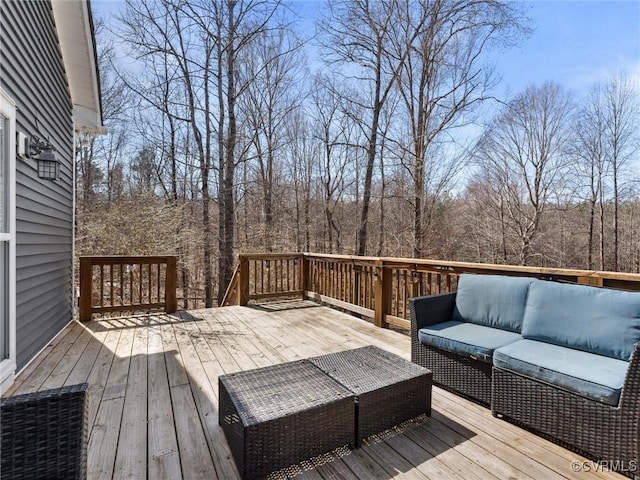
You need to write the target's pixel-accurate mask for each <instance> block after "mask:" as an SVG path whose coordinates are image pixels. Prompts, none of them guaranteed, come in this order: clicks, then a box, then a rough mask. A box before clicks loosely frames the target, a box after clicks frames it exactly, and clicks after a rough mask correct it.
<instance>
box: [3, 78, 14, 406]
mask: <svg viewBox="0 0 640 480" xmlns="http://www.w3.org/2000/svg"><path fill="white" fill-rule="evenodd" d="M0 114H2V116H4V117H5V118H7V119H8V120H9V121H8V124H9V132H8V135H7V137H8V144H9V145H8V147H9V148H8V154H9V165H8V169H7V177H8V180H9V182H8V184H9V192H8V196H7V200H8V202H9V205H8V207H9V208H8V209H7V212H6V213H7V214H8V218H9V233H8V234H7V233H0V238H1V239H2V240H3V241H7V240H8V242H9V288H8V294H9V298H8V302H9V305H8V307H9V308H8V311H9V342H8V344H9V345H8V347H9V358H7V359H5V360H2V361H0V394H2V393H4V392H5V391H6V390H7V389H8V388H9V387H10V386H11V384H13V381H14V378H15V374H16V104H15V102H14V101H13V100H12V99H11V97H9V95H7V94H6V92H5V91H4V90H2V88H0Z"/></svg>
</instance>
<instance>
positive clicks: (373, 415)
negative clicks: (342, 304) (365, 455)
mask: <svg viewBox="0 0 640 480" xmlns="http://www.w3.org/2000/svg"><path fill="white" fill-rule="evenodd" d="M309 361H310V362H311V363H313V364H314V365H316V366H317V367H318V368H320V369H321V370H322V371H324V372H325V373H326V374H327V375H329V376H330V377H331V378H333V379H334V380H337V381H338V382H339V383H340V384H341V385H344V386H345V387H347V388H348V389H349V390H350V391H351V392H353V393H354V395H355V396H356V438H355V444H356V446H360V443H361V441H362V440H364V439H366V438H368V437H370V436H372V435H375V434H377V433H380V432H383V431H385V430H388V429H389V428H391V427H394V426H396V425H398V424H400V423H402V422H404V421H406V420H411V419H412V418H415V417H417V416H419V415H422V414H427V415H429V416H431V384H432V381H431V379H432V373H431V371H430V370H427V369H426V368H423V367H421V366H419V365H416V364H415V363H411V362H409V361H407V360H405V359H403V358H401V357H399V356H397V355H394V354H393V353H389V352H387V351H386V350H382V349H380V348H377V347H373V346H369V347H362V348H356V349H354V350H346V351H344V352H338V353H331V354H329V355H322V356H320V357H314V358H310V359H309Z"/></svg>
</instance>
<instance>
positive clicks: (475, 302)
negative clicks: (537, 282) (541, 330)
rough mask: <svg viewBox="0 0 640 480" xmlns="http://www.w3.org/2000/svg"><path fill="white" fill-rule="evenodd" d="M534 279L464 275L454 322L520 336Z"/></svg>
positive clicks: (459, 280)
mask: <svg viewBox="0 0 640 480" xmlns="http://www.w3.org/2000/svg"><path fill="white" fill-rule="evenodd" d="M532 281H533V279H531V278H523V277H505V276H501V275H469V274H462V275H460V278H459V279H458V292H457V293H456V304H455V308H454V309H453V320H458V321H461V322H470V323H476V324H478V325H485V326H487V327H494V328H500V329H502V330H508V331H510V332H516V333H520V331H521V329H522V320H523V317H524V309H525V305H526V302H527V293H528V291H529V285H530V284H531V282H532Z"/></svg>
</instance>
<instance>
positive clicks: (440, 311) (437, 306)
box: [409, 292, 456, 337]
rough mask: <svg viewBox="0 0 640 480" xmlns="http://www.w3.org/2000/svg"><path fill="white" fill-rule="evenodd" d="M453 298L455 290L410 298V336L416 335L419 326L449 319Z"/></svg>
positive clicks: (454, 297)
mask: <svg viewBox="0 0 640 480" xmlns="http://www.w3.org/2000/svg"><path fill="white" fill-rule="evenodd" d="M455 299H456V292H453V293H443V294H439V295H428V296H426V297H415V298H410V299H409V316H410V317H411V336H412V337H415V336H417V335H418V330H420V329H421V328H424V327H428V326H429V325H435V324H436V323H442V322H447V321H449V320H451V317H452V315H453V306H454V304H455Z"/></svg>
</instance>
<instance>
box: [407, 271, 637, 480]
mask: <svg viewBox="0 0 640 480" xmlns="http://www.w3.org/2000/svg"><path fill="white" fill-rule="evenodd" d="M409 309H410V315H411V326H412V331H411V356H412V360H413V361H414V362H415V363H418V364H419V365H422V366H424V367H427V368H429V369H431V370H432V371H433V381H434V384H437V385H439V386H441V387H443V388H446V389H448V390H452V391H454V392H456V393H458V394H461V395H463V396H465V397H467V398H470V399H472V400H474V401H476V402H479V403H481V404H484V405H486V406H490V407H491V410H492V413H493V414H494V415H496V416H503V417H505V418H507V419H508V420H510V421H512V422H514V423H517V424H520V425H522V426H524V427H526V428H528V429H531V430H533V431H535V432H537V433H539V434H541V435H543V436H545V437H547V438H550V439H552V440H554V441H556V442H558V443H560V444H562V445H564V446H566V447H569V448H571V449H573V450H575V451H578V452H580V453H582V454H584V455H586V456H588V457H590V458H593V459H595V460H598V461H602V462H616V463H615V464H614V465H615V468H616V470H617V471H619V472H621V473H625V474H627V475H628V476H633V474H638V473H640V463H639V461H640V458H639V454H638V448H639V446H638V433H639V431H640V293H638V292H622V291H615V290H609V289H602V288H596V287H589V286H583V285H569V284H560V283H556V282H549V281H544V280H537V279H530V278H521V277H503V276H496V275H464V274H463V275H461V276H460V278H459V282H458V291H457V292H455V293H450V294H444V295H433V296H428V297H420V298H414V299H410V301H409Z"/></svg>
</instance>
